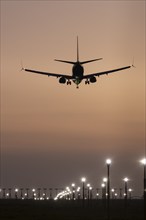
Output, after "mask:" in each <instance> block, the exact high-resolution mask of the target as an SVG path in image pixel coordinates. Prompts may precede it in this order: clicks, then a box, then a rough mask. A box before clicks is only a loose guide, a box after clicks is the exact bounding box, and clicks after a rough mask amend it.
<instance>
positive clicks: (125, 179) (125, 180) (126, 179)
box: [123, 177, 129, 218]
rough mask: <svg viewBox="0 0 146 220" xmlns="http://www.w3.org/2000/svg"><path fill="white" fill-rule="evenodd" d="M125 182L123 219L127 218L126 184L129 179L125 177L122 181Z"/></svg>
mask: <svg viewBox="0 0 146 220" xmlns="http://www.w3.org/2000/svg"><path fill="white" fill-rule="evenodd" d="M123 180H124V182H125V192H124V199H125V218H127V183H128V181H129V179H128V178H127V177H125V178H124V179H123Z"/></svg>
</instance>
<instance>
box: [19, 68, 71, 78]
mask: <svg viewBox="0 0 146 220" xmlns="http://www.w3.org/2000/svg"><path fill="white" fill-rule="evenodd" d="M23 70H25V71H27V72H31V73H38V74H42V75H47V76H53V77H57V78H59V77H64V78H66V79H73V77H72V76H69V75H64V74H59V73H48V72H42V71H38V70H30V69H23Z"/></svg>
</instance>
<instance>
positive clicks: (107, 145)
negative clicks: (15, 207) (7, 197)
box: [0, 1, 145, 195]
mask: <svg viewBox="0 0 146 220" xmlns="http://www.w3.org/2000/svg"><path fill="white" fill-rule="evenodd" d="M0 3H1V27H0V28H1V43H0V44H1V109H0V110H1V181H0V182H1V187H16V186H17V187H20V186H21V187H65V186H66V185H69V184H71V183H72V182H75V183H76V184H80V178H81V177H82V176H85V177H86V178H87V181H88V182H90V183H91V184H92V185H93V186H94V187H100V185H101V183H102V178H103V177H104V176H106V164H105V160H106V158H111V159H112V161H113V162H112V165H111V186H112V187H116V188H120V187H123V186H124V185H123V184H124V183H123V178H124V177H125V176H127V177H128V178H129V179H130V181H129V187H131V188H133V189H134V194H135V195H141V194H142V184H143V179H142V178H143V176H142V175H143V167H142V165H141V164H140V163H139V160H140V159H142V158H143V157H144V149H145V1H1V2H0ZM77 36H78V37H79V58H80V60H81V61H84V60H88V59H95V58H100V57H102V58H103V60H101V61H97V62H93V63H90V64H86V65H84V70H85V74H89V73H94V72H98V71H104V70H108V69H112V68H119V67H123V66H127V65H131V64H132V62H133V57H134V65H135V66H136V68H131V69H127V70H124V71H121V72H117V73H113V74H110V75H108V76H106V75H105V76H101V77H98V78H97V83H94V84H92V85H91V84H90V85H85V83H84V82H82V83H81V84H80V85H79V89H76V85H75V84H73V83H72V85H71V86H69V85H68V86H67V85H62V84H59V81H58V79H57V78H51V77H49V78H48V77H47V76H43V75H39V74H32V73H29V72H25V71H20V70H21V68H22V65H23V67H24V68H30V69H31V68H33V69H36V70H42V71H48V72H53V73H62V74H69V75H71V74H72V66H71V65H69V64H65V63H59V62H55V61H54V59H64V60H72V61H76V47H77V46H76V38H77Z"/></svg>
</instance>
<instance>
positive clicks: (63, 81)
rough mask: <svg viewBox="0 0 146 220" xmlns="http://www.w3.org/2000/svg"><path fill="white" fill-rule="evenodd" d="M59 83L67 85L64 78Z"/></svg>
mask: <svg viewBox="0 0 146 220" xmlns="http://www.w3.org/2000/svg"><path fill="white" fill-rule="evenodd" d="M59 83H62V84H65V83H66V79H65V78H64V77H63V76H62V77H60V79H59Z"/></svg>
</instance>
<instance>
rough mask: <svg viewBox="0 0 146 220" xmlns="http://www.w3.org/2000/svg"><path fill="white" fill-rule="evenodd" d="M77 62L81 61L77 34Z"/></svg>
mask: <svg viewBox="0 0 146 220" xmlns="http://www.w3.org/2000/svg"><path fill="white" fill-rule="evenodd" d="M77 62H79V43H78V36H77Z"/></svg>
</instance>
